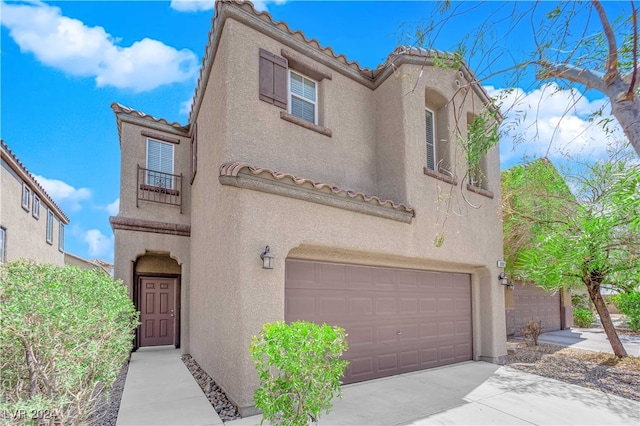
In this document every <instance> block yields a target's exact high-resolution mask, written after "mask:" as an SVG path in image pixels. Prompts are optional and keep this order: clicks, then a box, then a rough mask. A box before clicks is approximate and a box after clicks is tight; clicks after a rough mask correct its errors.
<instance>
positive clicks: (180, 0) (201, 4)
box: [171, 0, 287, 12]
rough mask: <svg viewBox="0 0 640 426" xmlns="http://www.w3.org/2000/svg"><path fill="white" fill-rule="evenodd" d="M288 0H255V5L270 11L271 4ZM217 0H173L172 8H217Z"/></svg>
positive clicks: (185, 9)
mask: <svg viewBox="0 0 640 426" xmlns="http://www.w3.org/2000/svg"><path fill="white" fill-rule="evenodd" d="M286 2H287V0H255V1H252V2H251V3H253V7H254V8H255V9H256V10H259V11H268V9H269V5H271V4H277V5H281V4H284V3H286ZM215 4H216V2H215V0H171V8H172V9H174V10H177V11H180V12H201V11H203V10H212V9H214V8H215Z"/></svg>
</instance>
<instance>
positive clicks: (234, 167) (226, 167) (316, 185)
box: [220, 162, 414, 214]
mask: <svg viewBox="0 0 640 426" xmlns="http://www.w3.org/2000/svg"><path fill="white" fill-rule="evenodd" d="M242 170H247V171H249V173H251V174H252V175H260V174H268V175H270V176H272V177H273V178H275V179H276V180H288V181H290V182H292V183H294V184H295V185H299V186H303V185H306V186H307V187H309V188H311V189H314V190H316V191H324V192H326V191H329V192H330V193H332V194H336V195H341V196H346V197H349V198H354V199H359V200H362V201H364V202H367V203H373V204H378V205H380V206H383V207H389V208H392V209H394V210H401V211H405V212H407V213H411V214H414V209H413V208H412V207H410V206H407V205H406V204H402V203H395V202H393V201H391V200H383V199H381V198H379V197H376V196H370V195H367V194H364V193H363V192H356V191H352V190H349V189H343V188H339V187H337V186H335V185H331V184H329V183H320V182H316V181H314V180H312V179H305V178H301V177H297V176H294V175H292V174H289V173H282V172H277V171H274V170H271V169H267V168H263V167H254V166H251V165H249V164H247V163H242V162H230V163H223V164H222V165H221V166H220V176H232V177H237V176H238V174H239V173H240V171H242Z"/></svg>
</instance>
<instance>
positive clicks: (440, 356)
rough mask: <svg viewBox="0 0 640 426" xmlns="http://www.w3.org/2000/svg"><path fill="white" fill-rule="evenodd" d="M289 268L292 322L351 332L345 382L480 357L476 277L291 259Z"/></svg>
mask: <svg viewBox="0 0 640 426" xmlns="http://www.w3.org/2000/svg"><path fill="white" fill-rule="evenodd" d="M292 265H295V266H296V269H295V270H294V272H293V273H289V268H290V266H292ZM286 268H287V273H286V277H287V281H286V283H285V298H286V300H285V307H286V310H285V312H286V315H285V320H286V321H295V320H300V319H303V320H307V321H313V322H316V323H323V322H326V323H327V324H330V325H339V326H341V327H343V328H344V329H345V331H346V333H347V335H348V337H347V340H348V342H349V349H348V350H347V352H345V354H344V358H345V359H347V360H349V361H350V363H351V364H350V366H349V367H348V368H347V371H346V373H345V376H344V378H343V382H345V383H352V382H357V381H362V380H369V379H373V378H377V377H384V376H389V375H393V374H399V373H404V372H409V371H415V370H419V369H424V368H429V367H435V366H438V365H446V364H449V363H453V362H459V361H465V360H469V359H471V358H472V353H471V347H472V345H471V292H470V277H469V276H468V275H465V274H446V273H439V272H432V271H414V270H406V269H394V268H382V267H369V266H355V265H340V264H325V263H322V262H313V261H300V260H291V259H288V260H287V263H286ZM304 268H307V269H309V270H313V271H314V273H313V274H310V273H309V272H308V271H307V272H305V271H304ZM311 275H313V279H314V282H311V281H308V279H309V277H310V276H311ZM291 277H295V278H301V279H298V280H292V279H291ZM314 301H315V302H314ZM296 304H299V305H300V306H297V307H292V306H291V305H296Z"/></svg>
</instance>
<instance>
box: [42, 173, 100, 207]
mask: <svg viewBox="0 0 640 426" xmlns="http://www.w3.org/2000/svg"><path fill="white" fill-rule="evenodd" d="M34 177H35V178H36V180H37V181H38V182H39V183H40V185H42V187H43V188H44V190H45V191H47V194H49V196H51V198H53V200H54V201H55V202H56V203H58V204H60V205H61V207H68V208H69V209H71V210H72V211H78V210H80V209H81V208H82V205H81V204H80V203H81V202H82V201H84V200H88V199H89V198H91V191H90V190H89V189H88V188H75V187H73V186H71V185H69V184H68V183H66V182H63V181H61V180H57V179H47V178H45V177H44V176H34Z"/></svg>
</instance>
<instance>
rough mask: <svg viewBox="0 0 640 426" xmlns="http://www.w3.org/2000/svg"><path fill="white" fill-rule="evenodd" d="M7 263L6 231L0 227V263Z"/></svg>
mask: <svg viewBox="0 0 640 426" xmlns="http://www.w3.org/2000/svg"><path fill="white" fill-rule="evenodd" d="M6 261H7V230H6V229H5V228H3V227H1V226H0V263H5V262H6Z"/></svg>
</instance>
